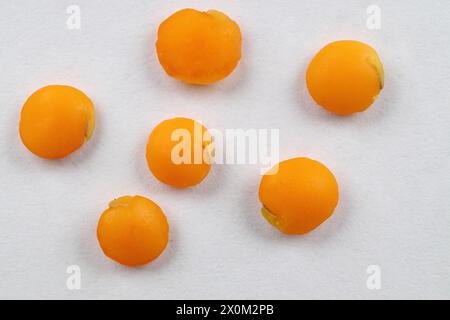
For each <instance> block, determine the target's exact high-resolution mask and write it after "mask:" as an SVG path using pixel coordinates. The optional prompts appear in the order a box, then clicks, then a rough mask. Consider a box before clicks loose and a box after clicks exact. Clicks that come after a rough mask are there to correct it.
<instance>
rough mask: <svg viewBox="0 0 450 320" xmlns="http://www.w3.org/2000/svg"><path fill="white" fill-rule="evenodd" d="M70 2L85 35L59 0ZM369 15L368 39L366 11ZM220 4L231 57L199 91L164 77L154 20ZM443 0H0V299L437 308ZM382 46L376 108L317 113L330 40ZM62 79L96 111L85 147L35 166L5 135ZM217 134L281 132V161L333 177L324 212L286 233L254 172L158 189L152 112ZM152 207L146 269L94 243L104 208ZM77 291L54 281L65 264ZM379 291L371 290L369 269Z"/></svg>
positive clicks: (446, 184) (442, 293) (443, 271)
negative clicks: (232, 25) (427, 302)
mask: <svg viewBox="0 0 450 320" xmlns="http://www.w3.org/2000/svg"><path fill="white" fill-rule="evenodd" d="M71 4H77V5H79V6H80V8H81V19H82V20H81V23H82V25H81V30H75V31H70V30H68V29H67V27H66V20H67V18H68V15H67V14H66V8H67V7H68V6H69V5H71ZM371 4H377V5H378V6H379V7H380V8H381V18H382V21H381V23H382V24H381V29H380V30H369V29H368V28H367V27H366V20H367V18H368V15H367V14H366V9H367V7H368V6H369V5H371ZM185 7H194V8H196V9H201V10H207V9H210V8H214V9H218V10H222V11H223V12H225V13H227V14H228V15H229V16H230V17H232V18H233V19H234V20H236V21H237V22H238V23H239V24H240V27H241V30H242V33H243V38H244V43H243V58H242V61H241V64H240V65H239V67H238V68H237V69H236V71H235V72H234V73H233V74H232V75H231V76H230V77H229V78H228V79H226V80H225V81H223V82H221V83H219V84H217V85H213V86H209V87H204V88H198V87H193V86H188V85H184V84H182V83H179V82H177V81H175V80H173V79H171V78H169V77H168V76H166V74H165V73H164V72H163V70H162V68H161V67H160V65H159V63H158V60H157V58H156V54H155V49H154V43H155V40H156V32H157V28H158V25H159V23H160V22H161V21H163V20H164V19H165V18H166V17H167V16H169V15H170V14H171V13H173V12H174V11H176V10H178V9H182V8H185ZM449 17H450V2H448V1H419V0H418V1H406V0H404V1H381V0H378V1H376V2H373V1H332V0H330V1H325V0H322V1H319V0H314V1H297V0H292V1H261V0H260V1H256V0H246V1H242V0H239V1H238V0H236V1H230V0H223V1H162V0H160V1H156V0H153V1H119V0H114V1H112V0H111V1H99V0H97V1H92V0H89V1H88V0H75V1H72V2H69V1H59V0H58V1H57V0H53V1H50V0H48V1H31V0H29V1H25V0H20V1H19V0H14V1H13V0H3V1H1V2H0V72H1V75H0V178H1V185H0V188H1V189H0V203H1V207H0V297H1V298H69V299H81V298H114V299H115V298H137V299H141V298H146V299H147V298H151V299H163V298H175V299H178V298H192V299H197V298H224V299H228V298H245V299H246V298H286V299H303V298H313V299H315V298H326V299H333V298H357V299H370V298H374V299H378V298H389V299H392V298H450V279H449V274H450V248H449V246H450V245H449V244H450V199H449V191H450V146H449V144H450V126H449V121H450V105H449V103H450V78H449V76H450V23H449ZM338 39H357V40H362V41H364V42H367V43H369V44H371V45H372V46H373V47H375V48H376V49H377V51H378V52H379V54H380V57H381V59H382V61H383V64H384V67H385V73H386V81H385V83H386V85H385V88H384V90H383V91H382V94H381V96H380V97H379V99H378V100H377V101H376V103H375V104H374V105H373V107H372V108H371V109H369V110H368V111H367V112H365V113H363V114H358V115H355V116H351V117H345V118H342V117H336V116H333V115H331V114H328V113H327V112H325V111H323V110H322V109H320V108H317V107H316V106H315V105H314V103H313V102H312V100H311V98H310V97H309V95H308V93H307V90H306V88H305V81H304V77H305V69H306V67H307V65H308V63H309V61H310V59H311V58H312V57H313V55H314V54H315V53H316V52H317V51H318V50H319V49H320V48H321V47H322V46H324V45H325V44H327V43H328V42H330V41H333V40H338ZM56 83H58V84H69V85H73V86H75V87H77V88H79V89H81V90H83V91H84V92H85V93H86V94H88V95H89V96H90V97H91V98H92V100H93V101H94V103H95V106H96V110H97V118H98V122H97V129H96V131H95V135H94V138H93V140H92V141H90V142H89V143H88V144H87V145H85V146H84V147H83V148H82V149H81V150H79V151H78V152H76V153H75V154H73V155H72V156H70V157H68V158H66V159H64V160H58V161H47V160H43V159H39V158H37V157H35V156H34V155H32V154H31V153H30V152H28V150H26V149H25V147H24V146H23V145H22V143H21V141H20V139H19V136H18V122H19V114H20V109H21V106H22V105H23V103H24V102H25V100H26V99H27V97H28V96H29V95H30V94H31V93H32V92H33V91H35V90H36V89H38V88H40V87H42V86H44V85H47V84H56ZM175 116H186V117H191V118H194V119H198V120H201V121H203V123H204V124H205V125H206V126H207V127H209V128H215V129H230V128H242V129H250V128H256V129H264V128H279V129H280V130H281V132H280V134H281V137H280V154H281V155H280V157H281V158H282V159H287V158H291V157H295V156H308V157H312V158H315V159H317V160H319V161H321V162H323V163H324V164H326V165H327V166H328V167H329V168H330V169H331V170H332V171H333V172H334V173H335V175H336V177H337V179H338V181H339V184H340V192H341V198H340V203H339V207H338V209H337V210H336V212H335V214H334V215H333V217H332V218H331V219H329V220H328V221H327V222H326V223H325V224H324V225H322V226H321V227H320V228H318V229H316V230H315V231H313V232H311V233H310V234H308V235H305V236H291V237H288V236H284V235H282V234H281V233H280V232H278V231H277V230H275V229H274V228H272V227H271V226H269V225H268V224H267V223H266V222H265V221H264V220H263V218H262V217H261V215H260V212H259V208H260V204H259V203H258V196H257V192H258V185H259V180H260V176H259V167H257V166H251V165H234V166H233V165H229V166H224V165H217V166H215V167H214V168H213V170H212V172H211V173H210V175H209V176H208V178H207V179H206V180H205V181H204V183H202V184H201V185H199V186H198V187H196V188H193V189H189V190H174V189H172V188H170V187H167V186H164V185H162V184H161V183H159V182H157V181H156V179H155V178H153V176H152V175H151V174H150V173H149V171H148V170H147V167H146V162H145V156H144V154H145V144H146V140H147V136H148V134H149V133H150V131H151V129H152V128H153V127H154V126H155V125H156V124H157V123H159V122H160V121H161V120H163V119H166V118H170V117H175ZM126 194H131V195H134V194H141V195H144V196H147V197H149V198H151V199H153V200H154V201H156V202H157V203H158V204H159V205H160V206H161V207H162V208H163V210H164V211H165V213H166V215H167V217H168V219H169V222H170V227H171V233H170V243H169V246H168V248H167V250H166V251H165V252H164V254H163V255H162V256H161V257H160V258H159V259H158V260H157V261H156V262H154V263H153V264H150V265H147V266H145V267H142V268H137V269H129V268H124V267H122V266H120V265H117V264H116V263H114V262H112V261H110V260H109V259H107V258H106V257H105V256H104V255H103V253H102V251H101V250H100V248H99V246H98V243H97V239H96V227H97V221H98V218H99V216H100V214H101V213H102V211H103V210H104V209H106V207H107V205H108V202H109V201H110V200H112V199H114V198H115V197H118V196H121V195H126ZM74 264H75V265H79V266H80V268H81V279H82V280H81V281H82V288H81V290H78V291H70V290H68V289H67V288H66V279H67V277H68V274H66V268H67V267H68V266H69V265H74ZM374 264H375V265H379V266H380V268H381V280H382V288H381V290H369V289H367V287H366V280H367V277H368V275H367V274H366V269H367V267H368V266H370V265H374Z"/></svg>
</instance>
